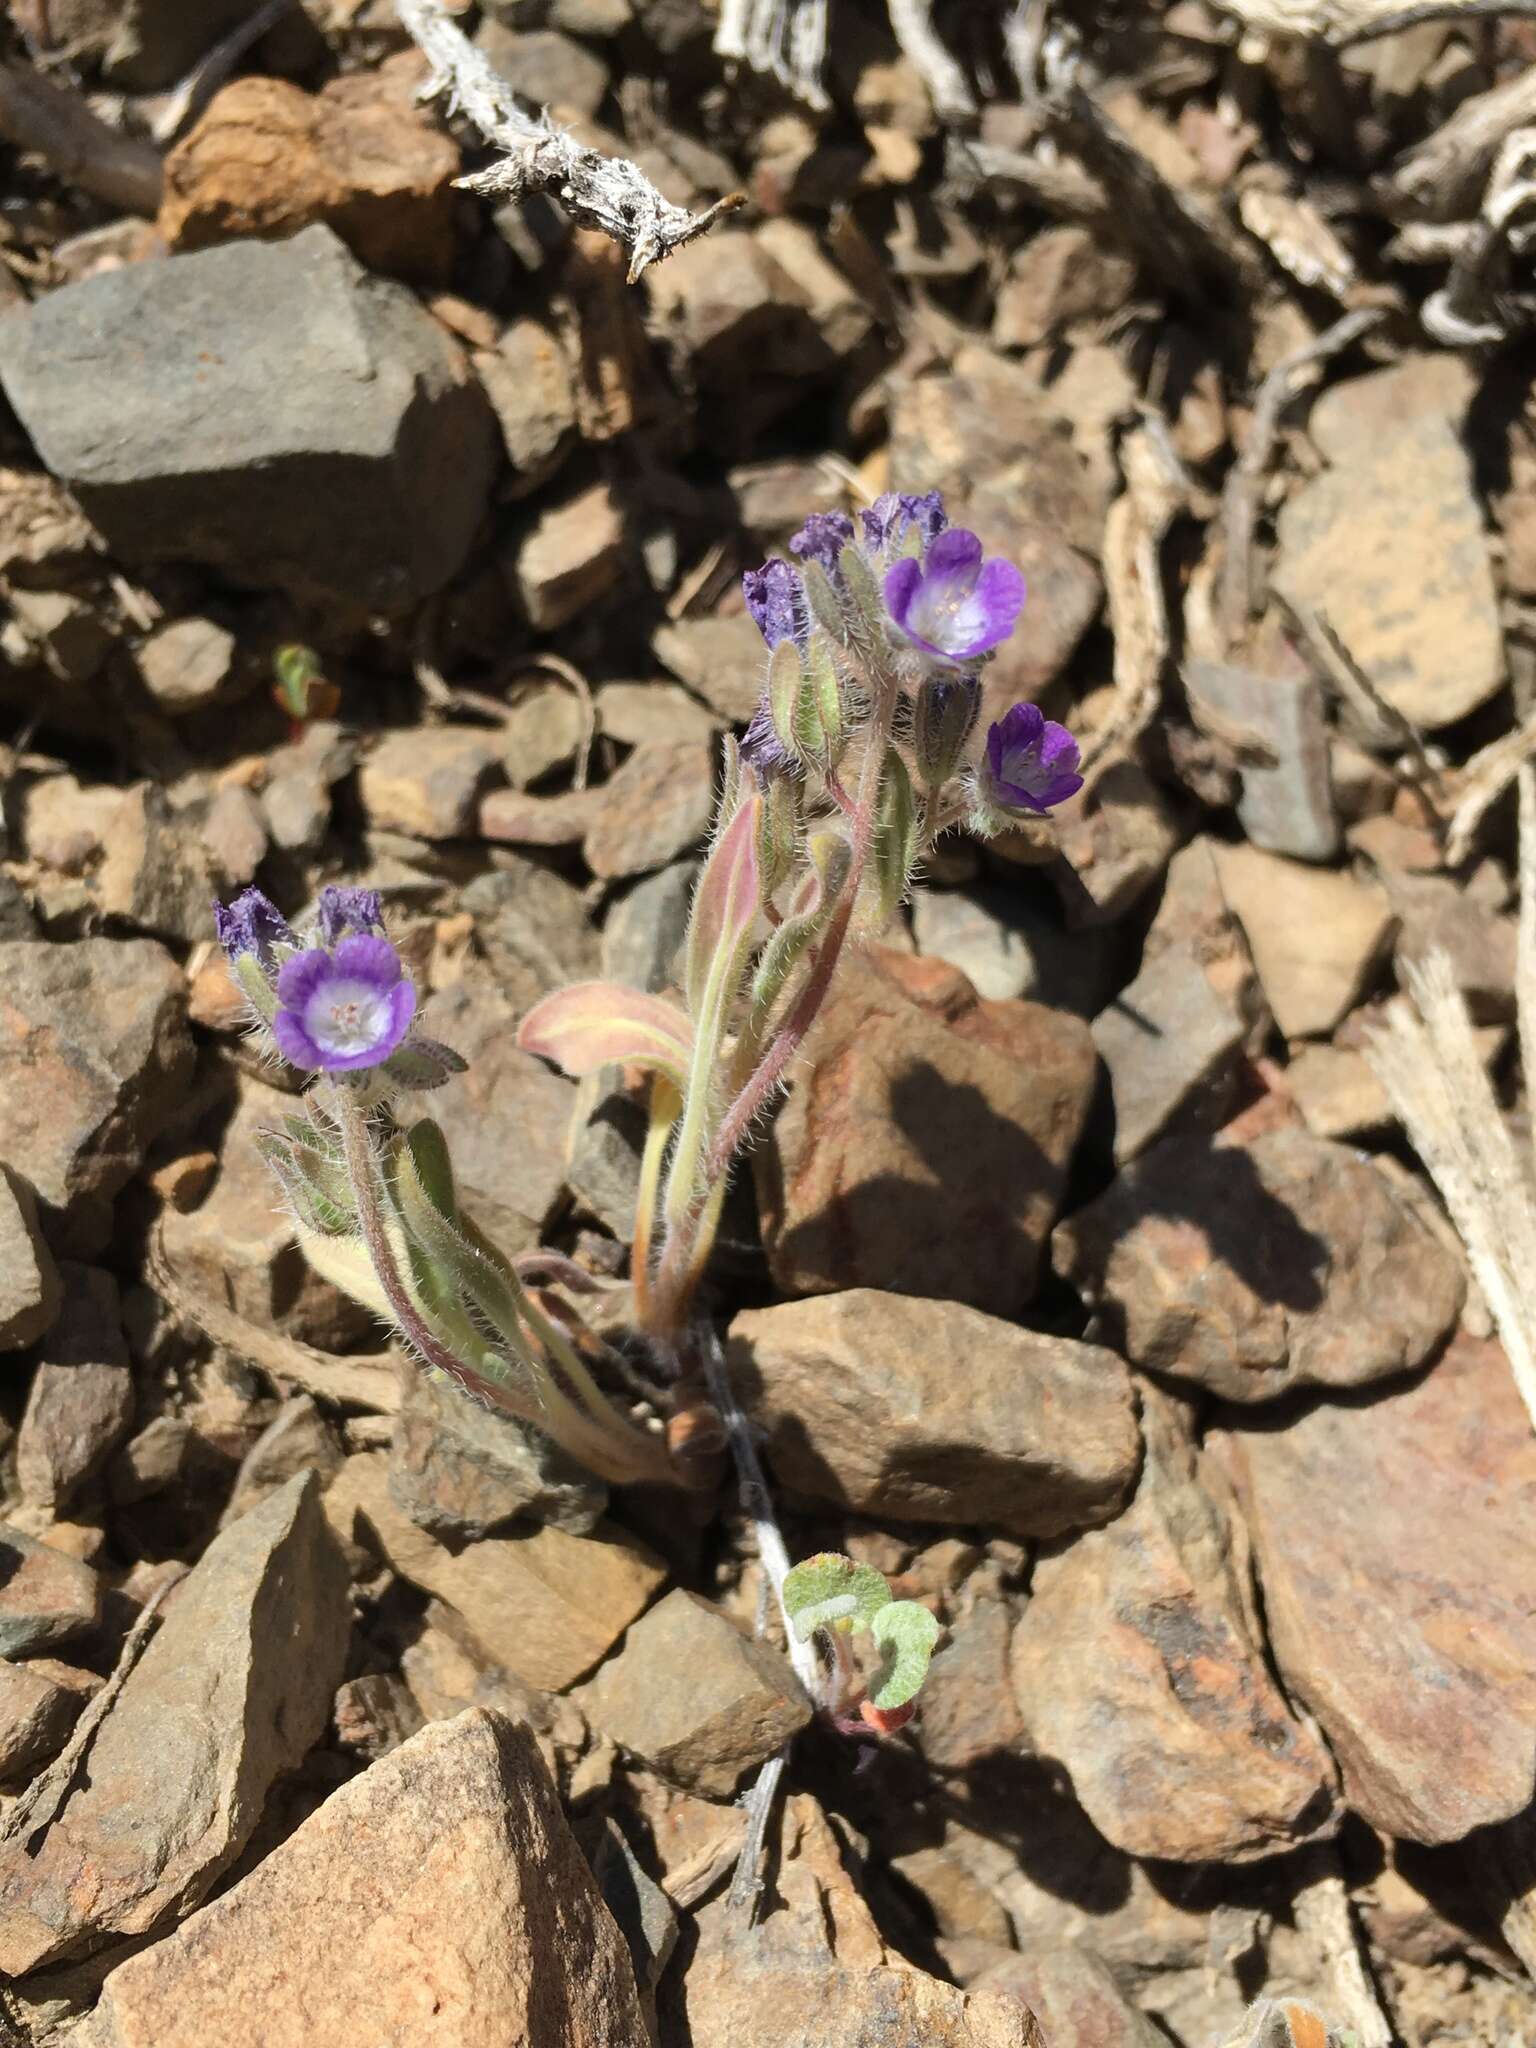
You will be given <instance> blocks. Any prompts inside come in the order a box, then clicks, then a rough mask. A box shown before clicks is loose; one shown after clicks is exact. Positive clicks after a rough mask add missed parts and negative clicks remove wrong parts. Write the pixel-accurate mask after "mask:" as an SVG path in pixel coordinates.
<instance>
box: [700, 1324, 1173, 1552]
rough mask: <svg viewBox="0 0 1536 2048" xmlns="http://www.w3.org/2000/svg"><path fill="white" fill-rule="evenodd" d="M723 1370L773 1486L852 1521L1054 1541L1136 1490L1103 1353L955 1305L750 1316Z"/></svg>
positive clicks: (1126, 1393) (1128, 1436) (1131, 1422)
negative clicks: (852, 1516) (970, 1528)
mask: <svg viewBox="0 0 1536 2048" xmlns="http://www.w3.org/2000/svg"><path fill="white" fill-rule="evenodd" d="M730 1361H731V1374H732V1380H733V1383H734V1385H735V1387H736V1389H737V1391H738V1393H739V1394H740V1396H741V1399H742V1401H743V1402H744V1403H745V1405H746V1406H747V1408H748V1409H749V1411H750V1412H751V1415H752V1418H753V1420H754V1421H755V1422H756V1423H757V1425H758V1427H759V1428H760V1429H761V1430H762V1432H763V1435H764V1447H765V1449H766V1451H767V1453H768V1457H769V1460H770V1462H771V1463H772V1465H773V1469H774V1472H775V1474H776V1476H777V1478H778V1479H779V1481H780V1483H781V1484H783V1485H785V1486H788V1487H792V1488H794V1489H795V1491H796V1492H798V1493H804V1494H809V1495H811V1496H812V1497H813V1498H816V1499H821V1500H835V1501H840V1502H842V1503H843V1504H844V1505H845V1506H847V1507H850V1508H853V1509H855V1510H857V1512H859V1513H860V1514H871V1515H890V1516H893V1517H895V1518H896V1519H898V1520H901V1521H913V1522H968V1523H977V1524H982V1525H985V1526H989V1527H995V1528H999V1529H1006V1530H1007V1531H1008V1532H1009V1533H1010V1534H1011V1535H1015V1536H1059V1535H1061V1534H1063V1533H1064V1532H1065V1531H1067V1530H1069V1529H1081V1528H1083V1527H1085V1526H1087V1525H1088V1524H1090V1523H1095V1522H1102V1521H1107V1520H1108V1518H1109V1517H1110V1516H1111V1515H1113V1514H1115V1513H1117V1512H1118V1510H1119V1509H1120V1507H1121V1505H1122V1504H1123V1502H1124V1500H1125V1498H1126V1495H1127V1492H1128V1491H1129V1489H1130V1487H1131V1485H1132V1483H1133V1481H1134V1479H1135V1476H1136V1468H1137V1465H1138V1463H1139V1460H1140V1456H1141V1439H1140V1432H1139V1431H1138V1429H1137V1425H1136V1411H1135V1402H1134V1399H1133V1396H1132V1392H1131V1382H1130V1375H1129V1374H1128V1373H1127V1371H1126V1369H1125V1366H1124V1365H1123V1364H1122V1363H1121V1361H1120V1360H1119V1359H1118V1358H1117V1357H1116V1356H1115V1355H1114V1353H1113V1352H1111V1351H1104V1350H1101V1349H1100V1348H1099V1347H1098V1346H1097V1345H1094V1344H1078V1343H1075V1342H1074V1341H1073V1340H1072V1339H1071V1338H1068V1337H1048V1336H1041V1335H1037V1334H1036V1333H1035V1332H1034V1331H1032V1330H1021V1329H1019V1328H1017V1327H1016V1326H1015V1325H1014V1324H1011V1323H1004V1322H1000V1321H998V1320H996V1319H995V1318H993V1317H991V1316H984V1315H981V1314H979V1313H978V1312H977V1311H976V1310H975V1309H970V1308H964V1307H961V1306H960V1305H959V1304H958V1303H955V1302H938V1301H922V1300H915V1299H912V1298H910V1297H904V1296H901V1295H889V1294H882V1293H879V1292H877V1291H875V1290H874V1289H869V1288H855V1289H853V1290H851V1291H850V1292H848V1293H846V1294H834V1295H830V1296H824V1297H821V1298H818V1299H812V1300H810V1301H797V1302H786V1303H784V1304H783V1305H781V1306H779V1307H777V1308H766V1309H749V1310H747V1311H745V1312H744V1313H743V1314H741V1315H738V1316H737V1317H736V1319H735V1321H734V1322H733V1323H732V1324H731V1329H730Z"/></svg>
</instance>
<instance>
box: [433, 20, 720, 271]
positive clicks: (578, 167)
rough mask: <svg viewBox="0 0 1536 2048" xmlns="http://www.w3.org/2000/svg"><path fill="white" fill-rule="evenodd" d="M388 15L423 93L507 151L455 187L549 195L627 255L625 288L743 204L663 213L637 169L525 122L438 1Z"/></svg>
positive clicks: (551, 128)
mask: <svg viewBox="0 0 1536 2048" xmlns="http://www.w3.org/2000/svg"><path fill="white" fill-rule="evenodd" d="M395 9H396V12H397V13H398V14H399V16H400V20H401V23H402V25H403V26H404V28H405V30H406V32H407V34H408V35H409V36H410V37H411V40H412V41H413V42H414V43H416V44H417V46H418V47H419V48H420V49H421V51H422V52H423V54H424V55H425V56H426V58H427V60H428V61H429V63H430V64H431V66H432V80H431V83H430V85H429V86H428V88H427V91H428V94H429V95H430V94H432V93H439V92H447V93H448V94H449V96H450V105H451V106H452V107H453V108H457V109H458V110H459V111H461V112H463V113H464V114H466V115H468V117H469V119H470V120H471V121H473V122H474V124H475V126H476V127H477V128H478V129H479V130H480V132H481V134H482V135H483V136H484V137H485V139H486V141H487V142H490V143H493V144H494V145H495V146H496V147H497V148H498V149H501V150H504V151H505V152H506V155H505V157H504V158H503V160H502V162H500V163H498V164H492V165H491V167H490V168H489V170H484V171H480V172H477V173H476V175H475V176H473V177H470V178H461V179H460V180H459V181H458V182H459V183H460V184H461V185H464V186H466V187H467V188H468V189H469V190H470V191H472V192H481V193H485V194H488V195H490V196H492V197H502V196H509V197H513V198H516V197H520V196H521V195H522V194H524V193H526V192H550V193H552V194H553V195H554V196H555V198H557V199H558V200H559V201H560V204H561V205H562V206H563V207H564V208H565V210H566V212H567V213H569V214H570V215H571V217H572V219H573V220H576V221H579V222H580V223H581V224H582V225H583V226H584V227H593V228H598V229H600V230H601V231H602V233H604V234H605V235H611V236H612V238H613V239H614V241H616V242H618V243H620V244H621V245H622V246H623V247H624V248H625V249H626V250H627V251H628V252H629V281H630V283H631V284H633V283H634V282H635V280H636V279H637V278H638V277H639V276H640V275H641V273H642V272H643V271H645V270H646V269H648V268H649V266H650V265H651V264H652V263H659V262H660V261H661V260H662V259H663V258H664V257H666V256H670V255H671V254H672V252H673V250H674V249H681V248H682V247H683V245H684V244H685V243H687V242H691V241H694V240H695V239H696V238H697V237H698V236H699V235H702V234H704V233H705V232H706V231H707V230H708V229H710V228H712V227H713V226H714V224H715V222H716V221H718V220H719V219H720V218H721V217H722V216H723V215H725V214H727V213H733V212H734V211H735V210H736V208H737V207H738V206H742V205H744V204H745V195H744V194H742V193H740V192H731V193H728V194H727V195H726V196H725V198H723V199H717V200H716V201H715V203H714V205H713V206H707V207H705V209H704V211H703V212H702V213H690V212H689V211H688V209H687V208H686V207H683V206H674V205H672V203H671V201H670V200H667V199H663V197H662V196H661V194H660V193H659V192H658V191H657V190H656V187H655V186H654V185H653V184H652V183H651V181H650V179H649V178H647V177H646V175H645V173H644V172H643V171H642V170H641V169H640V168H639V167H638V165H636V164H632V163H630V162H629V161H628V160H627V159H626V158H624V157H612V156H604V155H603V154H602V152H601V151H600V150H596V149H588V148H586V147H585V146H584V145H583V144H581V143H579V142H577V141H576V140H575V139H574V138H573V137H572V136H570V135H567V134H566V133H565V132H564V131H563V130H562V129H560V128H557V127H556V126H555V124H554V123H553V122H552V121H551V120H550V118H549V116H548V115H547V114H541V115H540V116H539V118H538V119H537V120H534V119H533V118H532V117H531V116H530V115H528V114H525V113H524V112H523V110H522V108H521V107H520V106H519V105H518V104H517V97H516V87H515V86H513V85H511V84H509V83H508V82H507V80H505V79H504V78H502V77H500V76H499V75H498V74H497V73H496V71H494V70H493V69H492V67H491V66H490V64H488V63H487V62H486V60H485V58H484V57H483V56H482V55H481V53H480V52H479V51H478V50H477V49H476V48H475V46H474V44H473V43H472V42H470V40H469V38H468V37H467V36H466V35H465V34H464V32H463V31H462V30H461V29H459V28H456V27H455V26H454V24H453V22H452V21H451V20H450V19H449V18H448V15H447V14H446V13H445V12H444V10H443V7H442V5H441V0H395Z"/></svg>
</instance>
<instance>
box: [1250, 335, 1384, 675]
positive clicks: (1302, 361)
mask: <svg viewBox="0 0 1536 2048" xmlns="http://www.w3.org/2000/svg"><path fill="white" fill-rule="evenodd" d="M1381 317H1382V315H1381V309H1380V308H1379V307H1375V306H1371V307H1364V308H1362V309H1361V310H1360V311H1359V312H1355V313H1346V314H1345V315H1344V317H1343V318H1342V319H1341V320H1335V321H1334V323H1333V325H1332V326H1331V327H1329V328H1325V329H1324V331H1323V332H1322V333H1321V334H1320V335H1319V336H1318V337H1317V339H1316V340H1315V341H1309V342H1308V343H1307V344H1306V346H1305V347H1304V348H1298V349H1293V350H1292V352H1291V353H1290V355H1288V356H1285V357H1283V358H1282V359H1281V361H1280V362H1278V363H1276V365H1275V367H1274V368H1273V369H1272V370H1271V371H1270V373H1269V375H1268V376H1267V377H1266V378H1265V379H1264V382H1263V383H1262V384H1261V385H1260V386H1259V395H1258V398H1257V400H1256V401H1255V403H1254V408H1253V418H1252V419H1251V420H1250V421H1249V424H1248V438H1247V439H1246V440H1245V441H1244V443H1243V451H1242V453H1241V454H1240V455H1239V456H1238V458H1237V460H1236V462H1234V463H1233V465H1232V467H1231V469H1230V470H1229V471H1228V472H1227V481H1226V484H1225V486H1224V488H1223V491H1222V513H1221V523H1222V543H1223V555H1222V585H1221V621H1222V626H1223V630H1224V632H1225V634H1226V640H1227V645H1228V647H1232V646H1234V645H1235V644H1236V643H1237V641H1238V640H1240V639H1241V637H1242V635H1243V633H1244V631H1245V630H1246V628H1247V625H1248V621H1249V619H1250V618H1251V617H1252V616H1253V613H1254V610H1255V609H1256V606H1255V602H1254V589H1253V529H1254V524H1255V521H1256V520H1257V518H1258V509H1259V496H1260V493H1261V491H1262V490H1263V486H1264V474H1265V471H1266V470H1267V469H1268V468H1269V463H1270V457H1271V456H1272V455H1273V453H1274V447H1275V436H1276V434H1277V433H1278V432H1279V431H1280V415H1281V414H1282V413H1283V412H1284V410H1285V407H1286V405H1287V403H1288V402H1289V400H1290V398H1291V395H1292V392H1293V390H1294V388H1295V379H1296V377H1297V375H1298V374H1299V372H1301V371H1302V370H1305V369H1308V368H1310V367H1311V365H1312V364H1314V363H1321V362H1326V361H1327V359H1328V357H1330V356H1335V355H1338V354H1340V353H1341V351H1342V350H1344V349H1346V348H1348V347H1349V346H1350V344H1351V343H1352V342H1356V341H1358V340H1359V339H1360V337H1361V335H1362V334H1368V333H1369V332H1370V330H1371V329H1372V328H1373V327H1374V326H1375V325H1376V324H1377V322H1378V321H1379V320H1380V319H1381Z"/></svg>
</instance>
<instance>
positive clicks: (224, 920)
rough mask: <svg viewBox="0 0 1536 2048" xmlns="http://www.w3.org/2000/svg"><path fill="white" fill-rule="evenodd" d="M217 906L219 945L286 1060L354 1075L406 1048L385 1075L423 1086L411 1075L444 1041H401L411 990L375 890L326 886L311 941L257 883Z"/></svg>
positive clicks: (311, 1069) (409, 1016) (309, 1069)
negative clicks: (403, 1058)
mask: <svg viewBox="0 0 1536 2048" xmlns="http://www.w3.org/2000/svg"><path fill="white" fill-rule="evenodd" d="M213 914H214V921H215V925H216V928H217V931H218V935H219V943H220V944H221V945H222V946H223V948H224V950H225V952H226V953H227V954H228V956H229V960H230V964H231V966H232V967H233V968H234V970H235V973H236V976H237V978H238V979H239V981H240V983H241V986H242V987H243V988H244V990H245V992H246V994H247V995H248V996H249V997H250V998H251V1000H252V1004H253V1006H254V1007H255V1009H256V1011H257V1014H258V1015H259V1016H260V1017H261V1019H262V1020H263V1022H264V1023H265V1024H266V1026H267V1028H268V1029H269V1030H270V1032H271V1034H272V1037H273V1039H274V1040H275V1042H276V1045H277V1049H278V1051H279V1052H280V1053H281V1054H282V1056H283V1058H284V1059H285V1060H287V1061H288V1063H289V1065H290V1066H294V1067H298V1068H300V1069H301V1070H302V1071H303V1072H306V1073H326V1074H352V1073H358V1072H361V1071H362V1070H364V1069H367V1068H374V1067H387V1066H388V1064H389V1062H391V1061H392V1060H394V1059H395V1057H396V1055H397V1054H400V1053H401V1052H402V1050H403V1049H404V1050H407V1051H409V1052H410V1053H412V1054H415V1055H416V1056H417V1057H416V1058H415V1059H413V1060H411V1061H410V1062H408V1063H407V1064H406V1066H405V1067H404V1069H403V1070H402V1071H401V1072H397V1073H395V1074H393V1075H391V1077H390V1078H392V1079H394V1080H396V1081H399V1082H400V1083H401V1084H402V1085H406V1086H413V1085H414V1086H421V1085H423V1084H422V1082H421V1080H420V1079H416V1078H412V1077H413V1076H414V1074H415V1072H416V1070H417V1069H418V1068H419V1066H420V1064H421V1058H422V1056H425V1057H426V1058H427V1059H428V1061H429V1062H434V1061H435V1059H436V1057H437V1056H438V1055H440V1054H441V1053H442V1052H443V1050H444V1049H443V1048H442V1047H438V1046H435V1045H433V1044H431V1042H430V1041H428V1040H423V1039H416V1040H412V1041H410V1043H409V1046H408V1044H407V1034H408V1033H409V1032H410V1029H411V1024H412V1020H413V1019H414V1017H415V1014H416V989H415V985H414V983H413V982H412V981H411V979H410V976H409V975H408V974H407V973H406V972H405V969H404V967H403V966H402V965H401V961H400V955H399V954H398V953H397V952H396V950H395V948H394V947H393V946H392V945H391V944H390V942H389V940H388V939H387V938H386V937H385V936H384V922H383V917H382V914H381V910H380V904H379V894H378V891H377V890H376V889H350V888H328V889H322V890H321V892H320V902H319V907H318V911H317V913H316V917H315V925H314V932H313V935H312V940H311V942H310V943H309V944H307V945H306V944H305V942H304V941H303V940H301V939H300V938H299V936H298V935H297V933H295V932H294V931H293V929H292V927H291V926H290V925H289V924H288V921H287V920H286V918H284V916H283V915H282V913H281V911H279V910H278V908H277V906H276V905H275V904H274V903H272V902H271V901H270V899H269V898H268V897H266V896H264V895H263V894H262V892H261V891H260V890H259V889H247V890H246V891H245V892H244V893H243V894H242V895H240V896H237V897H236V898H235V900H234V902H233V903H230V904H227V905H226V904H221V903H216V904H215V905H214V907H213Z"/></svg>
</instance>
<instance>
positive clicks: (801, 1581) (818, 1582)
mask: <svg viewBox="0 0 1536 2048" xmlns="http://www.w3.org/2000/svg"><path fill="white" fill-rule="evenodd" d="M890 1601H891V1589H890V1587H889V1586H888V1585H887V1584H886V1583H885V1580H884V1578H883V1577H882V1576H881V1574H880V1573H879V1572H877V1571H876V1570H875V1568H874V1566H873V1565H868V1564H855V1563H854V1561H853V1559H852V1558H851V1557H844V1556H843V1555H842V1553H841V1552H840V1551H836V1550H823V1551H821V1552H819V1553H818V1555H817V1556H815V1557H808V1558H806V1560H805V1561H804V1563H803V1564H797V1565H796V1566H795V1567H794V1568H793V1569H792V1570H791V1571H789V1572H786V1573H785V1575H784V1612H785V1613H786V1614H787V1615H788V1616H789V1618H790V1620H791V1621H792V1622H793V1623H794V1628H795V1634H796V1635H797V1636H798V1637H799V1639H800V1641H801V1642H802V1643H804V1642H808V1641H809V1640H810V1638H811V1636H812V1635H813V1634H814V1632H815V1631H816V1630H817V1629H819V1628H841V1629H845V1630H846V1629H852V1628H866V1629H867V1628H868V1627H869V1626H870V1624H871V1622H872V1621H873V1620H874V1618H875V1616H876V1615H877V1614H878V1613H881V1612H883V1611H884V1609H885V1608H886V1607H888V1606H889V1605H890Z"/></svg>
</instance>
